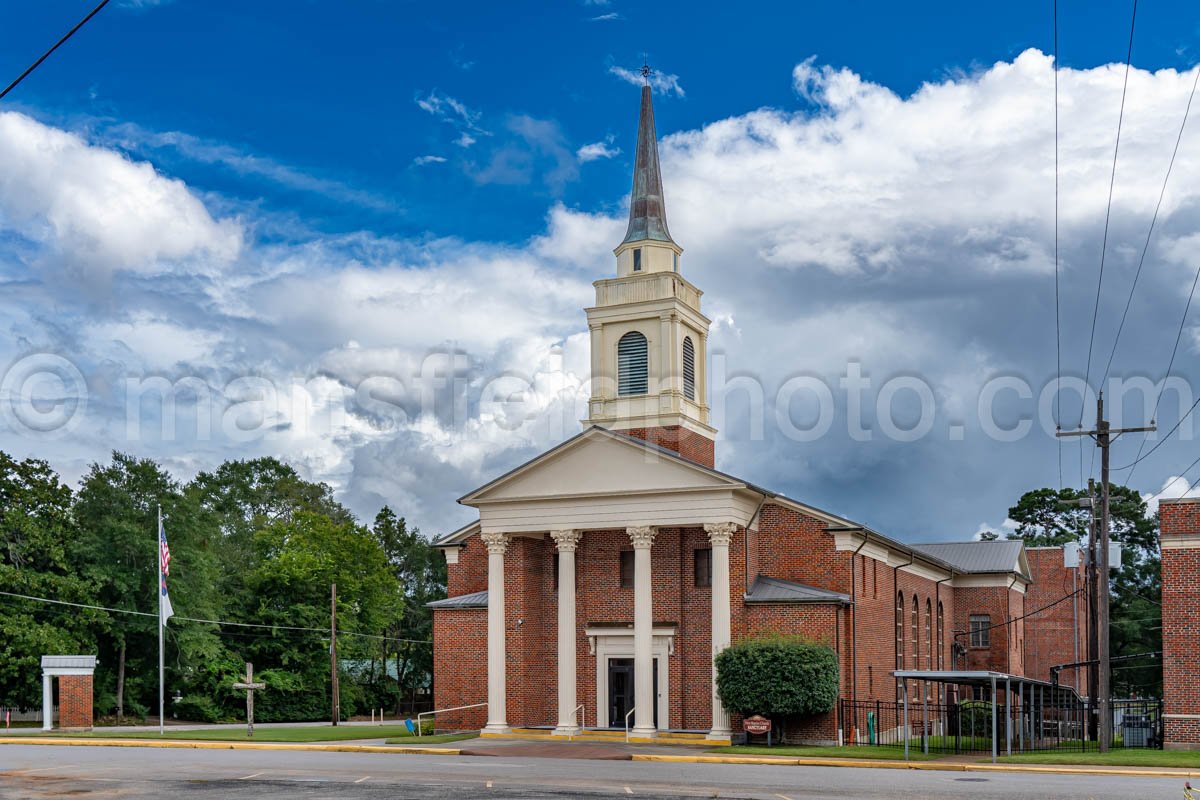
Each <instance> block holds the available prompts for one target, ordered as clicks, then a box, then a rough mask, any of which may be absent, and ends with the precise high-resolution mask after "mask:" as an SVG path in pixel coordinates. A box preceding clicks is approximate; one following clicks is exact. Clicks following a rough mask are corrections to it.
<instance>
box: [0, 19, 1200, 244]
mask: <svg viewBox="0 0 1200 800" xmlns="http://www.w3.org/2000/svg"><path fill="white" fill-rule="evenodd" d="M1061 5H1062V8H1061V11H1060V13H1061V20H1060V26H1061V30H1062V33H1061V40H1062V53H1063V63H1064V64H1066V65H1069V66H1083V67H1088V66H1095V65H1098V64H1104V63H1108V62H1110V61H1115V60H1119V59H1120V58H1122V57H1123V55H1124V52H1125V44H1126V39H1127V36H1128V24H1129V4H1128V3H1123V2H1100V3H1082V2H1075V3H1071V2H1064V3H1062V4H1061ZM87 7H88V4H87V3H78V2H66V1H65V0H47V1H46V2H40V3H22V4H19V5H17V6H14V7H13V8H10V9H8V10H7V11H6V23H5V25H4V26H3V27H2V29H0V54H3V55H2V56H0V67H2V68H3V70H4V73H6V74H8V73H11V74H16V72H17V71H19V68H21V67H22V66H23V65H24V64H25V63H26V62H28V61H30V60H31V59H32V58H33V57H34V56H35V55H36V54H37V53H38V52H40V50H41V49H42V48H43V47H44V46H45V44H47V43H49V42H51V41H53V40H54V39H55V38H57V36H58V35H59V34H60V32H61V31H62V30H64V28H65V26H66V25H67V24H68V23H69V21H72V20H73V19H75V18H76V17H78V16H80V14H81V13H82V10H85V9H86V8H87ZM610 17H611V19H610ZM1189 17H1190V20H1189ZM1189 23H1190V24H1189ZM1196 33H1197V31H1196V20H1195V12H1194V9H1192V10H1189V8H1188V5H1187V4H1184V3H1178V4H1155V5H1145V4H1143V7H1142V9H1141V15H1140V19H1139V20H1138V36H1137V41H1136V53H1137V63H1138V65H1139V66H1142V67H1143V68H1157V67H1163V66H1173V67H1187V66H1189V65H1190V64H1191V58H1192V54H1193V52H1194V49H1195V44H1194V43H1195V39H1196ZM1050 37H1051V26H1050V5H1049V3H1047V2H1037V3H1028V2H1019V3H1002V4H979V3H955V2H937V3H923V4H921V6H920V9H919V10H916V9H914V8H913V7H912V6H907V5H905V4H895V3H882V2H879V3H866V2H853V3H803V4H799V3H787V2H780V3H736V4H731V3H706V2H701V3H686V2H669V1H667V2H654V3H625V2H621V0H610V2H604V3H596V2H593V3H586V2H585V3H580V2H517V3H417V2H383V1H382V0H381V1H380V2H344V3H340V2H339V3H334V2H311V1H310V2H301V3H284V2H271V1H270V0H255V2H251V3H232V2H203V3H201V2H186V1H184V0H174V1H173V2H136V0H135V1H134V2H124V3H122V2H121V0H114V3H113V4H112V5H111V6H110V7H109V8H107V9H105V11H104V12H102V14H101V15H100V16H98V17H97V18H96V19H94V20H93V21H92V22H91V23H90V24H89V27H88V28H87V29H85V30H84V32H83V33H82V34H81V35H79V36H78V37H76V38H75V39H74V40H73V41H71V43H70V46H69V47H66V48H64V49H62V50H60V51H59V52H58V53H57V54H56V55H55V56H54V58H53V59H52V60H51V61H49V62H48V63H47V64H45V65H44V67H43V68H42V69H41V70H40V71H39V72H38V73H37V75H36V78H35V79H33V80H30V81H28V82H27V83H26V84H25V85H24V86H22V87H21V89H20V91H19V92H18V93H16V94H14V95H13V96H12V99H13V100H14V101H15V102H16V104H17V105H18V107H25V108H29V109H31V110H34V111H35V112H36V113H37V114H39V115H40V116H42V117H43V118H50V119H62V120H65V121H68V123H69V124H81V123H80V118H93V119H92V121H91V124H93V125H97V126H104V125H119V124H130V123H132V124H134V125H137V126H140V127H141V128H144V129H146V130H147V131H155V132H167V131H181V132H186V133H187V134H189V135H191V136H193V137H196V138H198V139H201V140H204V141H205V142H207V143H220V144H222V145H229V146H232V147H234V148H236V149H238V150H239V151H244V152H245V153H246V154H247V155H254V156H258V157H260V158H264V159H268V160H270V161H272V162H277V163H280V164H284V165H288V166H292V167H295V168H297V169H300V170H303V171H305V172H306V173H310V174H313V175H316V176H320V177H322V178H325V179H327V180H331V181H336V182H339V183H343V184H346V185H348V186H352V187H354V188H355V189H356V190H358V191H360V192H362V193H363V195H364V198H363V199H364V200H365V201H366V202H363V203H346V202H345V198H344V197H334V198H328V197H324V198H323V197H321V196H319V194H317V193H314V192H301V191H294V190H293V191H288V190H286V187H283V186H279V185H274V184H272V183H269V182H264V181H262V180H255V179H253V178H252V177H249V178H248V177H246V176H239V175H237V174H236V173H233V172H231V170H229V169H228V168H226V169H221V168H214V165H212V164H207V163H194V162H192V161H189V160H188V159H187V158H186V157H184V156H183V155H182V154H180V153H178V152H173V151H172V150H171V149H170V148H155V149H151V148H149V147H148V145H146V144H145V143H142V144H141V145H140V146H139V147H131V148H130V149H131V150H132V151H134V152H135V153H136V154H137V155H142V156H145V157H150V158H152V160H153V161H154V162H155V163H156V164H158V165H159V166H160V167H161V168H163V169H165V170H167V171H169V172H171V173H172V174H175V175H178V176H180V177H182V178H184V179H185V180H187V181H188V182H189V184H192V185H195V186H197V187H198V188H202V189H207V190H213V191H217V192H221V193H224V194H228V195H232V196H234V197H236V198H239V199H242V200H245V201H248V202H250V201H253V202H261V203H262V204H263V205H264V207H266V208H268V209H271V210H274V211H278V212H281V213H287V214H298V215H301V216H302V217H303V218H304V221H305V222H306V223H307V224H309V225H313V226H318V227H319V228H321V229H322V230H338V231H345V230H357V229H360V228H363V227H367V228H369V229H371V230H374V231H378V232H384V233H398V234H403V235H414V234H421V233H425V232H428V233H431V234H433V235H456V236H465V237H472V238H475V237H477V238H486V239H489V240H493V241H496V240H502V241H513V242H516V241H522V240H524V239H527V238H529V237H530V236H533V235H535V234H536V233H538V232H539V230H540V229H541V227H542V224H543V217H544V214H545V209H546V207H547V205H548V204H550V203H552V202H554V201H556V200H561V201H562V202H564V203H566V204H567V205H569V206H578V207H582V208H585V209H600V208H606V207H611V206H613V204H615V203H616V202H618V201H619V199H620V197H621V193H622V192H623V191H624V190H625V189H626V185H627V183H628V174H629V160H628V154H629V152H630V149H631V148H630V141H631V139H632V136H633V133H634V128H633V124H632V119H633V117H634V115H635V114H636V105H635V104H634V103H633V102H631V97H630V93H629V90H628V86H627V85H625V84H623V83H622V82H621V81H620V80H618V79H616V78H615V77H614V76H613V75H612V74H610V73H609V69H610V67H612V66H620V67H626V68H629V69H636V68H637V67H638V66H639V65H640V64H641V60H642V56H643V53H646V54H647V55H648V57H649V58H650V60H651V61H652V62H653V63H654V65H655V66H656V68H658V69H660V70H661V71H662V72H664V73H668V74H674V75H678V76H680V80H679V82H680V85H681V86H682V88H683V91H684V92H685V96H683V97H678V96H676V95H674V94H668V95H666V96H665V97H664V98H663V99H662V102H664V104H667V105H669V108H666V109H664V110H663V113H661V114H660V117H659V122H660V133H661V134H663V135H666V134H669V133H671V132H672V131H676V130H685V129H690V128H696V127H699V126H702V125H704V124H706V123H708V122H712V121H714V120H718V119H721V118H723V117H726V116H731V115H735V114H742V113H745V112H747V111H751V110H753V109H756V108H759V107H763V106H768V107H775V108H784V109H794V108H796V107H797V106H798V105H799V104H798V103H797V98H796V94H795V91H794V89H793V87H792V83H791V80H790V72H791V69H792V67H793V66H794V65H795V64H796V63H797V62H798V61H801V60H803V59H804V58H807V57H809V56H816V57H817V59H818V60H819V61H820V62H821V63H827V64H832V65H836V66H850V67H851V68H853V69H854V71H855V72H857V73H858V74H859V75H861V76H862V77H863V78H865V79H867V80H871V81H875V82H880V83H883V84H885V85H887V86H888V87H890V88H891V89H893V90H894V91H896V92H898V93H900V94H908V93H910V92H912V91H914V90H915V89H917V88H918V87H919V86H920V85H921V84H922V83H924V82H926V81H931V80H939V79H941V78H943V77H944V76H946V75H948V74H955V73H957V72H960V71H964V70H966V71H970V70H973V69H976V68H980V67H986V66H988V65H990V64H991V63H993V62H995V61H998V60H1009V59H1011V58H1013V57H1014V56H1016V55H1017V54H1019V53H1020V52H1021V51H1023V50H1025V49H1027V48H1029V47H1037V48H1040V49H1042V50H1044V51H1047V52H1048V51H1049V50H1050V49H1051V38H1050ZM431 95H434V96H440V97H442V98H452V99H454V100H457V101H458V102H460V103H461V104H462V106H463V107H464V108H465V109H467V110H468V111H469V113H470V114H472V115H476V117H475V121H474V122H471V123H466V122H465V121H464V120H463V119H462V118H461V117H459V116H458V115H456V114H455V113H454V112H453V111H446V112H445V113H446V114H447V116H448V118H444V117H441V116H438V115H434V114H431V113H428V112H427V111H424V110H422V109H421V107H420V106H419V105H418V103H417V101H418V100H421V99H428V98H429V97H430V96H431ZM516 116H528V117H529V118H532V119H534V120H538V121H540V122H544V123H546V127H545V128H543V129H540V130H538V131H535V132H534V134H533V135H534V136H535V138H533V139H528V138H522V136H521V135H520V134H519V133H517V132H515V131H514V130H513V117H516ZM476 129H477V130H476ZM483 131H486V135H485V134H484V133H481V132H483ZM463 132H468V133H470V135H471V136H472V138H474V139H475V140H476V142H475V144H474V145H472V146H471V147H468V148H463V147H458V146H455V144H454V141H455V140H456V139H458V138H459V137H460V136H461V134H462V133H463ZM609 137H611V140H612V144H613V147H614V148H619V149H620V150H621V151H622V152H621V155H620V156H618V157H616V158H613V159H606V160H599V161H598V162H589V163H588V164H586V165H579V167H578V169H577V170H576V171H574V172H572V173H571V174H570V176H569V178H568V179H566V180H562V181H556V180H553V179H552V180H550V181H549V182H547V180H546V176H547V174H548V173H552V172H553V171H554V169H555V166H556V161H555V159H556V155H561V154H556V153H555V152H554V151H555V150H556V149H557V148H560V147H561V148H564V149H565V150H567V151H570V152H574V151H575V150H577V149H578V148H579V147H582V146H584V145H586V144H589V143H593V142H598V141H606V140H607V139H608V138H609ZM115 138H117V140H118V141H120V138H119V137H115ZM125 144H127V145H128V144H130V142H128V141H126V142H125ZM508 148H511V150H510V149H508ZM498 154H499V155H498ZM422 156H436V157H441V158H446V159H447V161H446V162H445V163H440V162H436V163H430V164H427V165H426V166H425V167H424V168H422V167H419V166H417V165H416V164H414V160H415V159H418V158H421V157H422ZM497 159H499V163H498V164H497V163H496V162H497ZM489 166H496V167H497V168H496V169H493V170H489V169H488V168H489ZM505 167H507V168H505ZM371 201H378V202H371Z"/></svg>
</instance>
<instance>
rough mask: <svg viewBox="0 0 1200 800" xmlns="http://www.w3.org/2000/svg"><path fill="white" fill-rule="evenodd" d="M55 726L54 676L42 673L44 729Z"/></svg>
mask: <svg viewBox="0 0 1200 800" xmlns="http://www.w3.org/2000/svg"><path fill="white" fill-rule="evenodd" d="M53 727H54V678H52V677H51V676H49V675H47V674H46V673H44V672H43V673H42V730H44V731H48V730H50V729H51V728H53Z"/></svg>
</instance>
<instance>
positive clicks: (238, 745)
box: [0, 736, 462, 756]
mask: <svg viewBox="0 0 1200 800" xmlns="http://www.w3.org/2000/svg"><path fill="white" fill-rule="evenodd" d="M0 744H42V745H58V746H64V747H159V748H168V749H170V748H174V749H181V750H294V751H315V752H324V753H399V754H401V755H410V756H457V755H460V754H461V752H462V751H461V750H460V749H458V748H455V747H408V746H402V745H373V744H286V743H282V742H200V741H188V740H186V739H168V740H155V739H66V738H64V739H58V738H53V739H52V738H45V737H36V738H35V737H32V736H19V737H18V736H10V737H0Z"/></svg>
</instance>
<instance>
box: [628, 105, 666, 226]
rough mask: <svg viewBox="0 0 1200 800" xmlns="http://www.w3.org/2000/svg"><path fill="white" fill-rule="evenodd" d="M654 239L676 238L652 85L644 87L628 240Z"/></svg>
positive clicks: (630, 200)
mask: <svg viewBox="0 0 1200 800" xmlns="http://www.w3.org/2000/svg"><path fill="white" fill-rule="evenodd" d="M646 239H650V240H653V241H658V242H671V243H672V244H674V242H673V241H672V239H671V232H670V231H668V230H667V208H666V202H665V201H664V199H663V187H662V171H661V170H660V169H659V167H658V136H657V134H656V132H655V130H654V104H653V103H652V102H651V99H650V87H649V86H643V87H642V111H641V116H640V117H639V118H638V138H637V150H636V151H635V153H634V161H633V192H632V194H631V196H630V198H629V228H628V229H627V230H626V231H625V239H624V241H622V242H621V244H625V243H626V242H640V241H644V240H646Z"/></svg>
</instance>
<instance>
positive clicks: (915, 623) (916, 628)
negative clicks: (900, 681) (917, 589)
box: [912, 594, 921, 669]
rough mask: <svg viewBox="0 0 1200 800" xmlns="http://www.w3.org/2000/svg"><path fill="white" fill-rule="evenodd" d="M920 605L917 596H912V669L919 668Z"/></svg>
mask: <svg viewBox="0 0 1200 800" xmlns="http://www.w3.org/2000/svg"><path fill="white" fill-rule="evenodd" d="M920 617H921V603H920V601H918V600H917V596H916V595H915V594H914V595H913V609H912V643H913V669H920V668H921V640H920V637H919V636H918V634H919V632H920V630H921V619H920Z"/></svg>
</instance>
